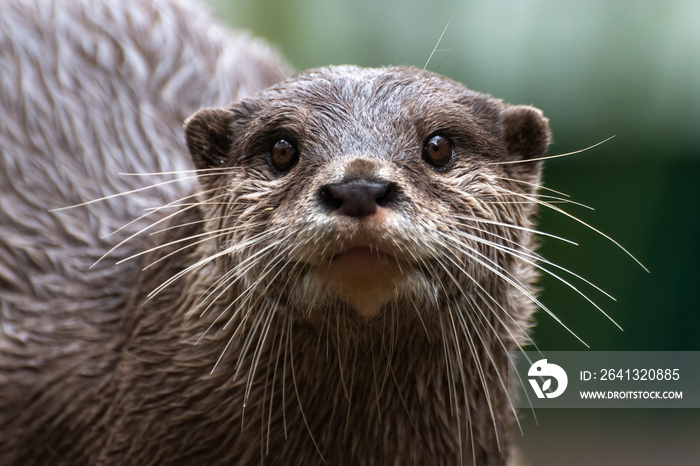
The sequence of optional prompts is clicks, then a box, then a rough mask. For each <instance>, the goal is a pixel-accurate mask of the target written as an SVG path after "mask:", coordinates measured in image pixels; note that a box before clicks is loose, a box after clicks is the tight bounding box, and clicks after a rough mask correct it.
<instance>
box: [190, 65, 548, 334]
mask: <svg viewBox="0 0 700 466" xmlns="http://www.w3.org/2000/svg"><path fill="white" fill-rule="evenodd" d="M185 130H186V138H187V146H188V148H189V150H190V152H191V155H192V158H193V160H194V164H195V166H196V168H197V169H198V170H199V173H200V180H201V185H202V191H201V193H200V194H199V196H200V198H201V199H202V203H201V207H202V208H203V209H204V210H205V215H206V218H207V219H208V226H207V228H208V229H209V231H210V232H215V233H214V235H215V236H216V241H217V244H218V251H217V252H216V254H215V255H216V256H217V263H218V265H217V266H218V267H220V269H219V272H218V273H220V274H221V277H223V278H222V280H223V281H222V283H224V285H221V286H220V288H222V289H223V287H224V286H232V287H236V286H238V289H239V290H242V291H241V292H242V293H243V295H242V296H239V297H238V298H237V299H240V300H246V299H253V296H255V295H259V296H260V299H261V302H263V301H267V302H274V303H275V306H276V309H280V308H283V309H286V310H287V311H289V312H292V313H294V314H295V315H297V316H300V318H306V319H319V318H323V316H324V315H326V314H327V313H328V312H329V311H330V312H333V311H339V312H347V314H348V315H353V316H355V317H356V318H358V319H360V320H364V321H371V320H372V319H373V318H375V317H377V316H380V315H382V314H385V313H387V312H398V313H404V314H405V315H406V318H407V319H410V317H411V316H413V317H419V318H420V320H421V321H423V322H424V323H425V322H428V321H431V319H432V318H433V317H434V315H433V314H440V313H444V312H445V311H446V310H448V309H447V307H446V306H447V305H449V306H450V307H454V306H455V305H456V306H457V307H459V308H461V309H463V310H464V311H465V312H471V311H469V309H470V308H473V306H474V305H475V304H476V303H477V302H487V305H488V307H489V308H490V309H493V310H494V311H495V312H498V310H499V309H501V310H502V309H504V308H505V309H508V308H512V306H511V305H510V304H512V303H507V302H497V303H494V302H489V301H492V300H493V298H489V296H491V297H493V296H494V295H495V292H494V287H501V288H502V289H503V288H509V289H513V291H514V293H513V295H514V296H515V297H513V298H512V299H521V298H523V297H524V298H525V299H526V300H527V301H528V305H529V299H527V295H528V293H530V292H531V290H530V287H531V281H532V279H533V277H534V273H532V270H531V266H530V265H528V262H529V263H531V262H532V261H533V260H534V259H533V258H532V251H531V248H532V247H533V244H532V240H531V238H530V233H529V231H528V226H529V225H530V217H531V215H532V214H533V212H534V210H535V209H534V205H535V203H534V198H533V197H532V196H533V194H534V192H535V190H536V189H537V186H538V184H539V178H540V171H541V161H539V160H537V159H538V158H539V157H540V156H541V155H542V154H543V153H544V151H545V150H546V148H547V146H548V144H549V128H548V124H547V120H546V119H545V118H544V117H543V116H542V113H541V112H540V111H539V110H537V109H534V108H532V107H527V106H510V105H506V104H504V103H503V102H501V101H500V100H497V99H494V98H491V97H489V96H486V95H483V94H479V93H476V92H473V91H470V90H468V89H466V88H465V87H463V86H462V85H461V84H459V83H456V82H454V81H451V80H449V79H447V78H444V77H441V76H438V75H435V74H433V73H430V72H426V71H422V70H418V69H414V68H405V67H394V68H386V69H363V68H357V67H350V66H342V67H330V68H324V69H318V70H312V71H309V72H306V73H303V74H300V75H298V76H296V77H293V78H291V79H290V80H288V81H286V82H283V83H280V84H278V85H277V86H275V87H273V88H271V89H269V90H267V91H265V92H263V93H262V94H260V95H258V96H255V97H252V98H247V99H244V100H242V101H239V102H236V103H233V104H231V105H230V106H228V107H226V108H220V109H205V110H201V111H199V112H198V113H196V114H195V115H193V116H192V117H191V118H189V119H188V120H187V122H186V125H185ZM524 257H525V258H526V257H530V259H528V260H523V258H524ZM501 295H502V293H499V296H501ZM503 299H505V300H508V299H511V298H508V297H507V296H506V297H505V298H497V300H503ZM455 303H457V304H455ZM524 317H527V316H519V318H524Z"/></svg>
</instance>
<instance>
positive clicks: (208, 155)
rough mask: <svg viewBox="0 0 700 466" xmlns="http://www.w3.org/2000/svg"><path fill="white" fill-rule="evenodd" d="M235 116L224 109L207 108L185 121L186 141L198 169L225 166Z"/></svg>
mask: <svg viewBox="0 0 700 466" xmlns="http://www.w3.org/2000/svg"><path fill="white" fill-rule="evenodd" d="M232 121H233V114H232V113H231V111H229V110H226V109H224V108H205V109H204V110H200V111H198V112H197V113H195V114H194V115H192V116H191V117H189V118H188V119H187V120H185V140H186V142H187V149H188V150H189V151H190V155H191V156H192V161H193V162H194V166H195V167H196V168H198V169H206V168H216V167H220V166H221V165H223V164H224V163H225V162H226V161H227V160H228V156H229V150H230V149H231V122H232Z"/></svg>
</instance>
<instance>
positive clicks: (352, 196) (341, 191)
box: [319, 179, 396, 218]
mask: <svg viewBox="0 0 700 466" xmlns="http://www.w3.org/2000/svg"><path fill="white" fill-rule="evenodd" d="M319 195H320V197H321V202H322V203H323V204H324V205H326V206H327V207H329V208H330V209H331V210H332V211H335V212H337V213H338V214H340V215H345V216H348V217H357V218H360V217H366V216H368V215H372V214H374V213H375V212H376V211H377V207H386V206H388V205H389V204H390V203H391V202H392V201H393V200H394V197H395V195H396V183H391V182H385V181H369V180H364V179H354V180H348V181H342V182H340V183H334V184H328V185H326V186H324V187H323V188H321V191H320V193H319Z"/></svg>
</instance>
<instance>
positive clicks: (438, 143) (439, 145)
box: [423, 134, 454, 168]
mask: <svg viewBox="0 0 700 466" xmlns="http://www.w3.org/2000/svg"><path fill="white" fill-rule="evenodd" d="M453 156H454V150H453V148H452V143H451V142H450V140H449V139H447V138H446V137H445V136H442V135H440V134H436V135H435V136H433V137H431V138H430V139H428V140H426V142H425V144H424V145H423V160H425V161H426V162H428V163H429V164H430V165H432V166H434V167H436V168H442V167H445V166H447V164H449V163H450V162H451V161H452V157H453Z"/></svg>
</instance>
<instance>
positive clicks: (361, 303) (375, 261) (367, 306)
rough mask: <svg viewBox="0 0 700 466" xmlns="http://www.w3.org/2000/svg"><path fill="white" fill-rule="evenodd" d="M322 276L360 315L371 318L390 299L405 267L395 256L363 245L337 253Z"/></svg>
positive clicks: (322, 272)
mask: <svg viewBox="0 0 700 466" xmlns="http://www.w3.org/2000/svg"><path fill="white" fill-rule="evenodd" d="M320 275H321V277H322V279H323V280H324V281H325V282H327V283H328V285H329V286H330V287H331V288H332V289H333V291H335V292H336V293H338V294H339V295H340V298H341V299H342V300H343V301H345V302H346V303H347V304H348V305H349V306H350V307H351V308H353V309H354V310H355V311H356V312H357V313H358V314H359V315H361V316H363V317H367V318H370V317H374V316H376V315H378V314H379V311H380V309H381V307H382V306H383V305H384V304H386V303H387V302H389V300H391V298H392V296H393V295H394V289H395V285H396V280H397V279H398V278H400V276H401V275H402V270H401V266H400V264H399V261H398V260H397V259H396V258H395V257H394V256H392V255H389V254H386V253H383V252H381V251H378V250H377V249H373V248H370V247H368V246H361V247H353V248H350V249H348V250H346V251H344V252H343V253H340V254H338V255H336V256H334V257H333V258H332V259H331V261H330V263H329V264H328V268H327V269H326V270H324V271H321V274H320Z"/></svg>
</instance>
